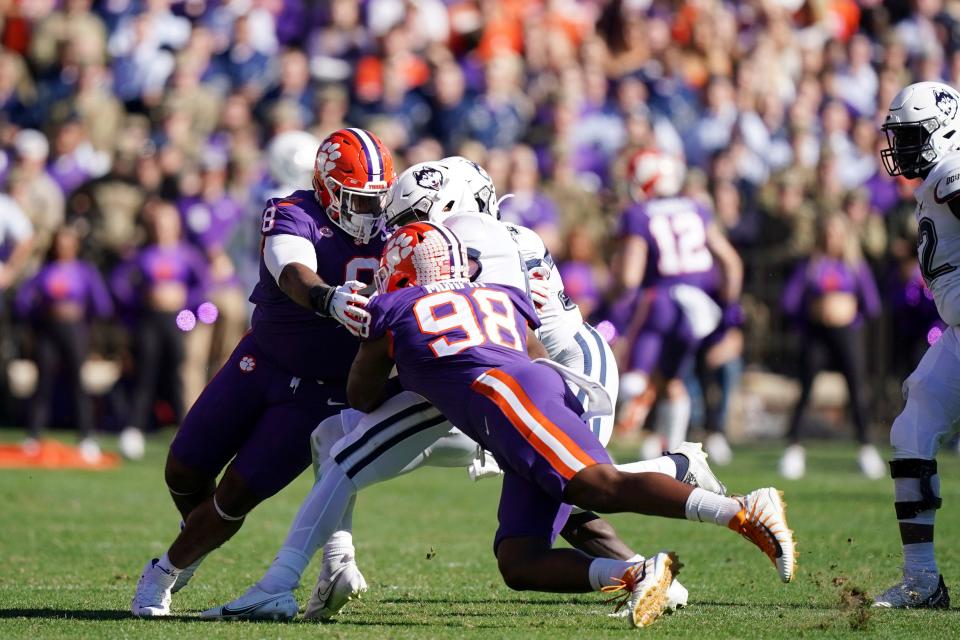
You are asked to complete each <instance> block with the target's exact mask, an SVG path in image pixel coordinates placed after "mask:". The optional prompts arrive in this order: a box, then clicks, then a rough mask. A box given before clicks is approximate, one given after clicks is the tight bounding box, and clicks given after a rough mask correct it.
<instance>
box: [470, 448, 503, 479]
mask: <svg viewBox="0 0 960 640" xmlns="http://www.w3.org/2000/svg"><path fill="white" fill-rule="evenodd" d="M467 475H469V476H470V479H471V480H473V481H474V482H476V481H477V480H483V479H484V478H496V477H497V476H502V475H503V470H502V469H501V468H500V465H498V464H497V461H496V460H494V459H493V454H492V453H490V452H489V451H484V450H482V449H481V450H480V453H479V454H477V457H476V458H474V459H473V462H471V463H470V466H469V467H467Z"/></svg>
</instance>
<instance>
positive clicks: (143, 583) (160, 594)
mask: <svg viewBox="0 0 960 640" xmlns="http://www.w3.org/2000/svg"><path fill="white" fill-rule="evenodd" d="M157 562H159V558H154V559H152V560H150V561H149V562H148V563H147V565H146V566H145V567H144V568H143V573H141V574H140V580H139V581H138V582H137V590H136V591H135V592H134V594H133V601H132V602H131V603H130V612H131V613H133V615H135V616H137V617H138V618H154V617H158V616H168V615H170V600H171V598H170V587H172V586H173V582H174V580H176V577H175V576H172V575H170V574H169V573H167V572H166V571H164V570H163V569H161V568H160V567H158V566H157Z"/></svg>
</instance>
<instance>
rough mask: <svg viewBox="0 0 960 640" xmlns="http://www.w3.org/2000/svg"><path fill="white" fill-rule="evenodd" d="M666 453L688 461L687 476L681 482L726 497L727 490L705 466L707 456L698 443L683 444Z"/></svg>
mask: <svg viewBox="0 0 960 640" xmlns="http://www.w3.org/2000/svg"><path fill="white" fill-rule="evenodd" d="M667 453H671V454H675V455H681V456H684V457H685V458H686V459H687V460H689V461H690V466H689V468H688V469H687V475H685V476H684V477H683V482H685V483H687V484H689V485H692V486H694V487H700V488H701V489H704V490H705V491H709V492H710V493H716V494H718V495H721V496H725V495H727V488H726V487H725V486H724V484H723V483H722V482H720V479H719V478H717V476H716V474H715V473H714V472H713V471H712V470H711V469H710V465H709V464H707V454H706V453H704V451H703V445H702V444H700V443H699V442H684V443H683V444H681V445H680V446H679V447H677V448H675V449H671V450H670V451H668V452H667Z"/></svg>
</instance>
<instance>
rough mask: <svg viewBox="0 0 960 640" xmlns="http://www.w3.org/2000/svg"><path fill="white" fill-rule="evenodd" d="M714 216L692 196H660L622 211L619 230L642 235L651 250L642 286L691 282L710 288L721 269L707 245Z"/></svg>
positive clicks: (623, 232) (706, 289)
mask: <svg viewBox="0 0 960 640" xmlns="http://www.w3.org/2000/svg"><path fill="white" fill-rule="evenodd" d="M712 218H713V216H712V214H711V213H710V211H708V210H707V208H706V207H704V206H703V205H701V204H700V203H698V202H696V201H694V200H692V199H690V198H661V199H657V200H650V201H647V202H642V203H640V204H636V205H633V206H632V207H630V208H629V209H627V210H626V211H624V212H623V215H622V216H621V219H620V233H621V234H622V235H627V236H641V237H642V238H643V239H644V240H646V241H647V247H648V248H649V253H648V255H647V267H646V271H645V272H644V274H643V282H642V285H641V286H642V287H653V286H660V285H672V284H680V283H684V284H689V285H693V286H695V287H700V288H701V289H703V290H705V291H711V290H713V289H714V288H716V287H717V283H718V272H717V268H716V266H715V265H714V260H713V255H712V254H711V253H710V249H709V248H708V247H707V227H709V225H710V223H711V220H712Z"/></svg>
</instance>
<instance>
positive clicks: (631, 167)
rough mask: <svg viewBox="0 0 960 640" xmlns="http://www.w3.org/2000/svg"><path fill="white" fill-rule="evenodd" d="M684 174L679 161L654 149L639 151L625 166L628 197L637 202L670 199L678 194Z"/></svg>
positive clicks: (684, 171)
mask: <svg viewBox="0 0 960 640" xmlns="http://www.w3.org/2000/svg"><path fill="white" fill-rule="evenodd" d="M685 174H686V169H685V167H684V166H683V163H682V162H680V160H679V159H677V158H675V157H673V156H671V155H669V154H666V153H663V152H661V151H656V150H654V149H641V150H640V151H637V152H636V153H635V154H633V156H632V157H631V158H630V162H629V163H628V164H627V178H628V179H629V180H630V196H631V197H632V198H633V199H634V200H636V201H637V202H642V201H643V200H647V199H649V198H670V197H672V196H675V195H677V194H678V193H680V189H681V188H682V187H683V179H684V176H685Z"/></svg>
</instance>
